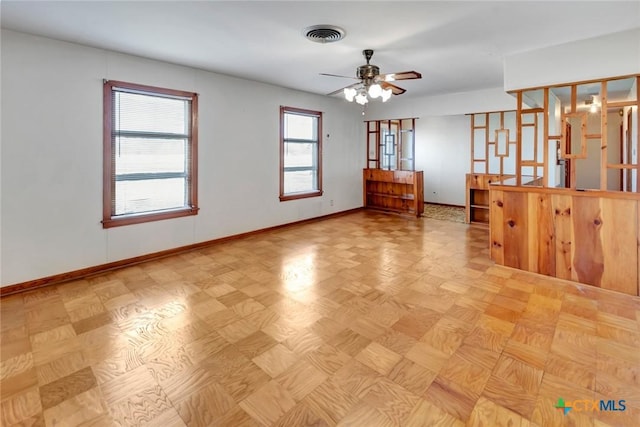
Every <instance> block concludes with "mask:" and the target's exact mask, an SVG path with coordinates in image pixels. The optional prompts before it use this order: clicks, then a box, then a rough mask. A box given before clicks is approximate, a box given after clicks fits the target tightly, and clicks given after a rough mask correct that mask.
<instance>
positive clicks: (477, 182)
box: [466, 173, 513, 225]
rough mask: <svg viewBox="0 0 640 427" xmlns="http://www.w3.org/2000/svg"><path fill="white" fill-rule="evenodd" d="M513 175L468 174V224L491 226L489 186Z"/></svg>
mask: <svg viewBox="0 0 640 427" xmlns="http://www.w3.org/2000/svg"><path fill="white" fill-rule="evenodd" d="M512 176H513V175H489V174H482V173H468V174H467V192H466V196H467V197H466V199H467V200H466V221H467V224H483V225H488V224H489V205H490V202H491V200H490V197H489V185H490V184H491V183H492V182H500V181H502V180H503V179H505V178H510V177H512Z"/></svg>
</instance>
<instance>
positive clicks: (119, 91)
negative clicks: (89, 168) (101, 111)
mask: <svg viewBox="0 0 640 427" xmlns="http://www.w3.org/2000/svg"><path fill="white" fill-rule="evenodd" d="M133 86H135V85H133ZM194 95H195V94H194ZM192 102H193V97H191V96H175V95H172V94H169V93H161V92H152V91H143V90H139V89H135V87H134V88H131V87H120V86H119V85H118V84H114V85H113V86H112V87H111V120H110V129H109V130H108V132H109V134H110V135H109V136H110V147H109V148H110V154H111V159H110V160H111V164H110V169H111V183H110V185H111V188H110V193H111V197H110V204H111V206H110V214H111V219H112V220H113V219H118V218H119V217H124V216H131V215H142V214H151V213H161V212H166V211H174V210H180V209H191V208H192V207H193V200H192V191H191V185H192V182H193V180H192V176H191V175H192V165H193V163H192V160H193V159H192V155H193V152H192V150H193V145H192V142H193V140H192V136H193V129H192V123H193V120H192V113H193V112H192ZM107 127H108V126H107ZM105 132H107V130H105Z"/></svg>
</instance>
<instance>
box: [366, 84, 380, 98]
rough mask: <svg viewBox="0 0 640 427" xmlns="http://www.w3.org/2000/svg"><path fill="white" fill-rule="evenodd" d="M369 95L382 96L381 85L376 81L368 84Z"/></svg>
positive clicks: (373, 96) (372, 96)
mask: <svg viewBox="0 0 640 427" xmlns="http://www.w3.org/2000/svg"><path fill="white" fill-rule="evenodd" d="M369 96H370V97H371V98H374V99H375V98H378V97H379V96H382V87H381V86H380V85H379V84H378V83H374V84H372V85H371V86H369Z"/></svg>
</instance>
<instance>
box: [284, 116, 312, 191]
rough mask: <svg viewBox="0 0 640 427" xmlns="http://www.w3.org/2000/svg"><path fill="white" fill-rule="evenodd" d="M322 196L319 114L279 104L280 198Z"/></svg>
mask: <svg viewBox="0 0 640 427" xmlns="http://www.w3.org/2000/svg"><path fill="white" fill-rule="evenodd" d="M321 195H322V113H321V112H319V111H310V110H302V109H299V108H291V107H280V201H285V200H293V199H301V198H305V197H315V196H321Z"/></svg>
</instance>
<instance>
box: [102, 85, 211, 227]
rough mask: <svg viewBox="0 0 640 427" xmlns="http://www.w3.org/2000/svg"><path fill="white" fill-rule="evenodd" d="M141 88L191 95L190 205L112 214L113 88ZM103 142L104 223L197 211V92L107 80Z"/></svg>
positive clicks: (120, 223)
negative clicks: (164, 209)
mask: <svg viewBox="0 0 640 427" xmlns="http://www.w3.org/2000/svg"><path fill="white" fill-rule="evenodd" d="M114 87H118V88H122V89H130V90H138V91H141V92H149V93H155V94H159V95H168V96H178V97H185V98H191V117H190V123H189V125H190V135H191V141H190V150H189V152H190V162H189V171H190V173H189V180H190V183H189V199H190V200H191V206H187V207H183V208H177V209H170V210H166V211H151V212H149V213H136V214H131V215H118V216H117V217H114V216H113V215H112V209H113V207H112V203H111V202H112V200H113V194H114V192H115V180H114V179H113V172H114V164H113V155H112V154H113V151H112V150H113V147H112V145H111V132H112V129H113V123H112V105H113V88H114ZM102 134H103V143H102V147H103V148H102V159H103V168H102V170H103V172H102V189H103V191H102V227H103V228H112V227H119V226H124V225H131V224H142V223H145V222H151V221H160V220H165V219H171V218H180V217H185V216H191V215H197V214H198V210H199V208H198V94H197V93H194V92H186V91H181V90H174V89H166V88H160V87H155V86H147V85H141V84H136V83H128V82H122V81H117V80H105V81H104V84H103V132H102Z"/></svg>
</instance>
